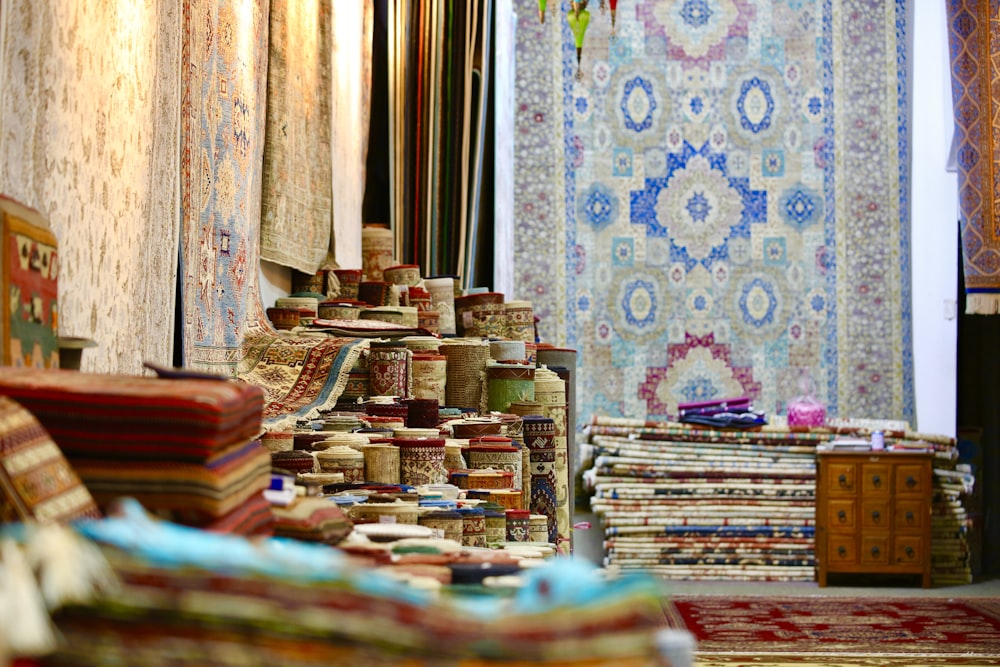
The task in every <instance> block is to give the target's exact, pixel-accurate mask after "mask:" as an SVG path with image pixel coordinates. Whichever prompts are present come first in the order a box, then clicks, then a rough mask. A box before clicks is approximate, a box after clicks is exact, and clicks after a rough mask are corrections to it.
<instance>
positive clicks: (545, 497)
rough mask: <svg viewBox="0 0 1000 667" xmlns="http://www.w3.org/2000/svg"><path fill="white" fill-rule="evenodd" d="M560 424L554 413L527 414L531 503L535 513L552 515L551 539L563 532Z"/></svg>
mask: <svg viewBox="0 0 1000 667" xmlns="http://www.w3.org/2000/svg"><path fill="white" fill-rule="evenodd" d="M555 432H556V425H555V422H554V421H553V420H552V418H551V417H539V416H536V415H526V416H525V417H524V444H525V446H526V447H527V448H528V450H529V451H530V452H531V506H530V509H531V511H532V513H534V514H544V515H545V516H547V517H548V518H549V540H548V541H549V542H552V543H553V544H557V539H558V536H559V532H558V523H557V522H558V517H557V507H558V501H557V496H556V449H555V443H554V442H553V440H554V438H555Z"/></svg>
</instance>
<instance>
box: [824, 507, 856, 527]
mask: <svg viewBox="0 0 1000 667" xmlns="http://www.w3.org/2000/svg"><path fill="white" fill-rule="evenodd" d="M827 508H828V510H829V511H828V512H827V518H826V525H827V526H829V528H830V530H854V528H855V526H857V519H856V518H855V511H854V501H853V500H844V499H839V500H838V499H833V500H831V501H830V502H828V503H827Z"/></svg>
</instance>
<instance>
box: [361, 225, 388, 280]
mask: <svg viewBox="0 0 1000 667" xmlns="http://www.w3.org/2000/svg"><path fill="white" fill-rule="evenodd" d="M395 247H396V239H395V237H394V235H393V233H392V230H391V229H389V228H387V227H382V226H380V225H364V226H363V227H362V228H361V269H362V271H364V275H365V277H366V278H367V279H368V280H382V279H383V278H382V274H383V271H384V270H385V268H386V267H388V266H392V265H394V264H395V263H396V261H395V259H394V257H395V256H396V250H395Z"/></svg>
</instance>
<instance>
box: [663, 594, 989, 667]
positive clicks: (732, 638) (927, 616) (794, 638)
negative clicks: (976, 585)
mask: <svg viewBox="0 0 1000 667" xmlns="http://www.w3.org/2000/svg"><path fill="white" fill-rule="evenodd" d="M665 612H666V615H667V621H668V624H669V625H670V626H671V627H677V628H686V629H687V630H688V631H690V632H691V633H693V634H694V636H695V638H696V639H697V642H698V648H697V665H698V667H713V666H715V665H720V666H721V665H725V666H726V667H732V666H733V665H742V664H745V665H758V666H759V665H845V666H847V665H850V666H854V665H997V664H1000V599H997V598H966V599H963V600H950V599H947V598H898V599H889V600H886V599H878V598H834V597H785V598H767V597H742V598H741V597H722V596H700V597H679V596H678V597H673V598H671V599H670V600H669V601H668V603H667V604H666V605H665Z"/></svg>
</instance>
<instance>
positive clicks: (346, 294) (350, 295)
mask: <svg viewBox="0 0 1000 667" xmlns="http://www.w3.org/2000/svg"><path fill="white" fill-rule="evenodd" d="M333 275H334V276H336V278H337V282H338V283H340V289H339V291H338V293H337V298H339V299H350V300H356V299H357V298H358V285H360V284H361V280H362V278H363V277H364V271H362V270H361V269H334V270H333Z"/></svg>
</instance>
